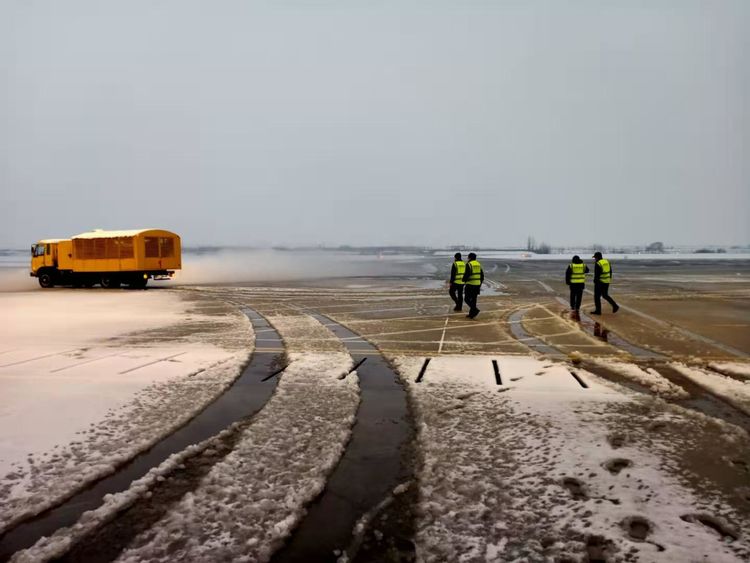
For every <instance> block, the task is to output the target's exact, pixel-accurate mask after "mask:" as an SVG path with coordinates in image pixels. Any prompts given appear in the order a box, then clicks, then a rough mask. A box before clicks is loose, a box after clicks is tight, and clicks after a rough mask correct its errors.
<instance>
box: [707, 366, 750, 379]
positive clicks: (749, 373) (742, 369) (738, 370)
mask: <svg viewBox="0 0 750 563" xmlns="http://www.w3.org/2000/svg"><path fill="white" fill-rule="evenodd" d="M708 367H710V368H713V369H715V370H718V371H720V372H722V373H725V374H728V375H736V376H737V377H744V378H746V379H750V363H748V362H711V363H709V364H708Z"/></svg>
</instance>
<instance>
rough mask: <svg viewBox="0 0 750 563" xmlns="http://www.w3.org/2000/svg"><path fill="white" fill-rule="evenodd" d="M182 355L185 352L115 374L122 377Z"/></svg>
mask: <svg viewBox="0 0 750 563" xmlns="http://www.w3.org/2000/svg"><path fill="white" fill-rule="evenodd" d="M184 354H187V352H180V353H178V354H172V355H171V356H167V357H166V358H159V359H158V360H154V361H153V362H148V363H147V364H143V365H140V366H136V367H134V368H130V369H126V370H125V371H120V372H117V375H123V374H125V373H130V372H131V371H135V370H138V369H141V368H145V367H148V366H152V365H154V364H158V363H159V362H166V361H167V360H171V359H172V358H176V357H177V356H182V355H184Z"/></svg>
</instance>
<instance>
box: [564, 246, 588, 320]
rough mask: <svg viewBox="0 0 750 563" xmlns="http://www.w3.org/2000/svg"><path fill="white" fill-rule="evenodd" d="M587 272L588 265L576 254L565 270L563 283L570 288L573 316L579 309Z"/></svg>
mask: <svg viewBox="0 0 750 563" xmlns="http://www.w3.org/2000/svg"><path fill="white" fill-rule="evenodd" d="M588 273H589V267H588V266H587V265H586V264H584V263H583V260H581V257H580V256H578V254H576V255H575V256H573V260H572V261H571V263H570V265H568V269H567V270H565V283H566V284H567V285H568V287H569V288H570V311H571V313H573V316H577V315H578V312H579V310H580V309H581V300H582V299H583V290H584V288H585V287H586V274H588Z"/></svg>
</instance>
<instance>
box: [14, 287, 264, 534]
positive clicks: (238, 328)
mask: <svg viewBox="0 0 750 563" xmlns="http://www.w3.org/2000/svg"><path fill="white" fill-rule="evenodd" d="M0 308H2V309H3V313H4V314H5V315H7V316H6V319H7V322H4V323H3V324H2V325H0V342H2V343H3V344H2V346H3V347H4V348H2V349H0V352H3V353H1V354H0V501H2V504H3V511H2V514H0V531H2V530H3V529H5V528H7V527H8V526H10V525H12V524H13V523H14V522H16V521H18V520H19V519H21V518H24V517H27V516H30V515H33V514H36V513H38V512H40V511H41V510H44V509H45V508H48V507H49V506H52V505H54V504H55V503H56V502H59V500H60V499H62V498H64V497H66V496H68V495H69V494H70V493H71V492H73V491H75V490H78V489H80V488H82V487H84V486H85V485H86V484H87V483H90V482H91V481H93V480H95V479H98V478H101V477H102V476H104V475H107V474H109V473H111V472H112V471H114V469H115V467H116V466H118V465H120V464H122V463H124V462H125V461H127V460H128V459H130V458H131V457H133V456H134V455H136V454H137V453H139V452H141V451H144V450H145V449H148V448H149V447H150V446H151V445H152V444H154V443H155V442H156V441H158V440H159V439H161V438H162V437H163V436H164V435H166V434H168V433H170V432H172V431H173V430H174V429H176V428H178V427H179V426H181V425H182V424H184V423H185V422H186V421H187V420H189V419H190V418H191V417H192V416H193V414H194V413H195V412H197V411H198V410H200V409H202V408H203V407H204V406H205V405H206V404H207V403H208V402H210V401H212V400H213V399H214V398H215V397H216V396H218V395H219V394H220V393H221V392H222V391H223V390H224V389H225V388H226V387H227V386H228V385H230V384H231V382H232V381H233V380H234V379H235V378H236V376H237V375H239V373H240V370H241V367H242V365H243V363H244V362H245V361H246V360H247V357H248V354H249V352H250V350H251V347H252V331H251V327H250V324H249V321H248V320H247V318H246V317H245V316H244V315H241V314H240V313H238V312H236V311H233V310H231V309H227V308H226V307H225V310H224V311H223V313H224V314H223V315H222V316H209V315H204V314H200V313H197V312H195V311H192V310H191V303H190V302H189V301H188V300H186V299H184V298H183V297H181V295H180V294H179V293H176V292H170V291H150V292H149V291H145V292H143V291H141V292H131V291H84V290H79V291H68V290H60V291H58V290H54V291H49V292H33V293H16V294H0ZM202 322H207V323H208V322H210V323H212V324H213V326H214V329H212V330H214V332H215V333H218V334H219V337H215V336H212V338H211V340H213V343H211V342H203V340H204V338H202V337H201V336H195V335H193V336H191V335H190V334H187V335H185V333H189V332H190V331H191V330H192V331H193V332H196V333H198V334H202V332H201V331H202V330H203V329H201V328H200V325H201V323H202ZM193 325H195V326H196V327H197V328H195V329H193V328H192V326H193ZM186 326H187V327H189V328H188V329H183V328H182V327H186ZM175 327H176V328H177V329H179V330H178V332H180V334H182V336H179V337H175V338H171V337H170V331H172V330H174V329H175ZM223 331H226V333H227V334H229V335H230V336H222V334H223ZM128 333H130V334H128ZM223 338H226V339H227V340H226V342H224V341H223V340H222V339H223Z"/></svg>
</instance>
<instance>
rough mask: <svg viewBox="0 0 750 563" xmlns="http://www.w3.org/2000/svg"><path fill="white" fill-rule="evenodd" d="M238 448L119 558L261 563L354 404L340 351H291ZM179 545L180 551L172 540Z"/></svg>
mask: <svg viewBox="0 0 750 563" xmlns="http://www.w3.org/2000/svg"><path fill="white" fill-rule="evenodd" d="M290 359H291V363H290V365H289V366H288V367H287V369H286V370H285V371H284V373H283V374H282V375H281V379H280V380H279V384H278V387H277V389H276V392H275V394H274V396H273V397H272V398H271V399H270V400H269V402H268V403H267V404H266V406H265V407H264V408H263V409H262V410H261V411H260V412H259V413H258V414H257V415H256V417H255V418H254V419H253V420H252V422H251V424H250V425H249V426H248V427H247V429H246V430H244V431H243V433H242V435H241V437H240V440H239V442H238V444H237V446H236V447H235V449H234V450H233V451H232V452H231V453H230V454H228V455H227V456H226V457H225V458H224V459H223V460H222V461H221V462H219V463H218V464H217V465H216V466H214V467H213V469H212V470H211V471H210V472H209V473H208V474H207V475H206V477H205V478H204V479H203V482H202V483H201V485H200V486H199V487H198V488H197V489H196V490H194V491H193V492H192V493H190V494H188V495H186V497H185V498H184V499H183V500H182V501H181V502H180V503H178V504H177V505H176V506H175V507H173V508H172V509H171V510H170V512H169V513H168V514H167V515H166V516H165V517H164V518H162V519H161V520H160V521H159V522H158V523H156V524H155V525H154V526H153V527H152V528H151V529H150V530H149V531H148V532H146V533H144V534H142V535H140V536H138V537H137V538H136V539H135V540H134V541H133V543H132V544H131V546H132V547H131V548H130V549H128V550H127V551H125V552H124V553H123V554H122V555H121V557H120V558H119V561H128V562H135V561H144V560H148V561H165V562H166V561H173V560H192V561H198V560H212V561H217V560H232V561H267V560H268V559H269V558H270V557H271V555H272V554H273V552H274V551H275V550H276V549H277V548H278V547H279V546H280V545H281V544H282V543H283V541H284V538H286V537H287V536H288V535H289V534H290V533H291V531H292V530H293V529H294V527H295V526H296V524H297V522H299V520H300V519H301V518H302V517H303V516H304V513H305V509H304V507H305V505H306V504H307V503H309V502H310V501H312V500H313V499H314V498H315V497H316V496H317V495H318V494H320V492H321V491H322V490H323V488H324V487H325V483H326V478H327V476H328V474H329V473H330V472H331V471H332V470H333V468H334V467H335V465H336V463H337V462H338V460H339V458H340V457H341V455H342V454H343V452H344V448H345V446H346V443H347V441H348V440H349V436H350V434H351V427H352V425H353V424H354V420H355V416H356V411H357V406H358V404H359V384H358V380H357V378H356V377H355V376H349V377H347V378H346V379H343V380H341V379H339V376H340V375H341V374H343V373H346V371H347V370H349V369H350V368H351V366H352V361H351V358H350V357H349V355H348V354H345V353H329V354H315V353H306V354H292V355H291V356H290ZM175 540H179V541H178V542H177V543H178V544H179V545H180V547H179V548H178V549H177V550H173V549H170V545H172V544H173V543H175Z"/></svg>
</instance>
